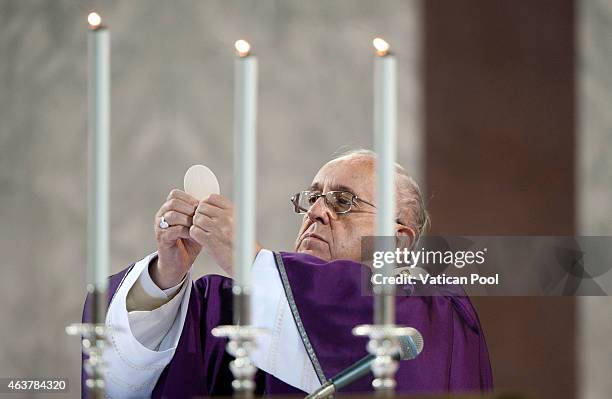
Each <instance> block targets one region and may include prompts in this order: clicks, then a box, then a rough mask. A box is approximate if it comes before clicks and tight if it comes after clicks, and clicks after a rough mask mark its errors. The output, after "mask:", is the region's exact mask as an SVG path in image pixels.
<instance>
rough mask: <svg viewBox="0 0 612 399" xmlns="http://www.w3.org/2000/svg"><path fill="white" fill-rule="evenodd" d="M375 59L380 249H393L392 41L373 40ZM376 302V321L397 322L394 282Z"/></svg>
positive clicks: (388, 272)
mask: <svg viewBox="0 0 612 399" xmlns="http://www.w3.org/2000/svg"><path fill="white" fill-rule="evenodd" d="M373 45H374V48H375V49H376V56H375V59H374V150H375V151H376V153H377V163H376V202H377V208H378V209H377V214H376V236H377V237H380V239H379V240H378V242H377V245H376V246H377V248H376V249H377V251H389V250H391V251H392V250H393V247H394V245H393V244H394V241H395V240H394V239H388V238H387V239H385V238H384V237H393V236H395V220H396V209H395V207H396V206H395V153H396V135H397V73H396V61H395V57H394V56H393V55H392V54H391V53H390V51H389V50H390V48H389V44H388V43H387V42H386V41H384V40H383V39H380V38H376V39H374V41H373ZM392 269H393V265H392V264H387V265H385V268H384V269H383V274H385V275H391V274H392ZM380 288H382V291H381V292H380V294H384V295H377V298H376V301H377V306H375V323H377V324H393V323H394V322H395V306H394V305H395V300H394V299H395V298H394V296H393V295H394V290H393V285H388V286H386V287H380Z"/></svg>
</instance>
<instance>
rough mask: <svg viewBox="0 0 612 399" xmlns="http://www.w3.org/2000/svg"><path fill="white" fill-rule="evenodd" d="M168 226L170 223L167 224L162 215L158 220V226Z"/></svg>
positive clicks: (161, 227)
mask: <svg viewBox="0 0 612 399" xmlns="http://www.w3.org/2000/svg"><path fill="white" fill-rule="evenodd" d="M168 227H170V225H169V224H168V222H166V218H164V217H163V216H162V217H161V219H160V220H159V228H160V229H167V228H168Z"/></svg>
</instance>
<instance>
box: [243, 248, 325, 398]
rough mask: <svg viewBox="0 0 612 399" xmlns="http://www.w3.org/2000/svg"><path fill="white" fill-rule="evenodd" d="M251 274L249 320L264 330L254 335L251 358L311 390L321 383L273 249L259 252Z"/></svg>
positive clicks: (274, 373)
mask: <svg viewBox="0 0 612 399" xmlns="http://www.w3.org/2000/svg"><path fill="white" fill-rule="evenodd" d="M251 276H252V277H251V279H252V283H253V287H252V288H251V291H252V297H251V298H252V299H251V301H252V302H251V321H252V324H253V325H254V326H256V327H260V328H264V329H266V331H267V333H266V334H262V335H260V336H258V337H257V339H256V347H255V350H254V351H253V352H252V354H251V356H250V357H251V360H252V361H253V363H254V364H255V366H257V367H258V368H259V369H261V370H263V371H265V372H267V373H269V374H272V375H273V376H275V377H276V378H278V379H280V380H281V381H283V382H285V383H287V384H289V385H292V386H294V387H296V388H298V389H301V390H302V391H304V392H307V393H312V392H313V391H314V390H315V389H316V388H318V387H320V386H321V383H320V382H319V379H318V378H317V374H316V373H315V370H314V367H313V365H312V362H311V361H310V358H309V357H308V354H307V353H306V348H305V347H304V343H303V342H302V339H301V338H300V335H299V332H298V329H297V327H296V324H295V321H294V319H293V315H292V314H291V310H290V308H289V302H288V301H287V296H286V295H285V290H284V288H283V284H282V282H281V279H280V275H279V273H278V270H277V268H276V262H275V260H274V253H273V252H271V251H269V250H266V249H262V250H261V251H260V252H259V254H258V255H257V258H256V259H255V263H254V264H253V269H252V272H251Z"/></svg>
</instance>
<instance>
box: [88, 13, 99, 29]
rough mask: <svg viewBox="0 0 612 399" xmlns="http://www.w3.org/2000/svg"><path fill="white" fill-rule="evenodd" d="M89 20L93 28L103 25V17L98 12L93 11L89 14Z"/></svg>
mask: <svg viewBox="0 0 612 399" xmlns="http://www.w3.org/2000/svg"><path fill="white" fill-rule="evenodd" d="M87 22H89V26H91V28H92V29H96V28H99V27H100V26H101V25H102V17H100V14H98V13H97V12H91V13H89V15H88V16H87Z"/></svg>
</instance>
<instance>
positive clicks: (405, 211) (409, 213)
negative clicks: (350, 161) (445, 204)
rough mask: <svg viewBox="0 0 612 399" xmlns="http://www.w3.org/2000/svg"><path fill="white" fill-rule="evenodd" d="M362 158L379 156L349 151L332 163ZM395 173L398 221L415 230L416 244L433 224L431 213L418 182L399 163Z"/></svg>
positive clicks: (396, 165) (360, 151)
mask: <svg viewBox="0 0 612 399" xmlns="http://www.w3.org/2000/svg"><path fill="white" fill-rule="evenodd" d="M360 157H365V158H371V159H374V160H376V157H377V155H376V153H375V152H374V151H371V150H366V149H357V150H348V151H344V152H342V153H340V154H338V155H336V156H334V158H332V161H333V160H336V159H339V158H360ZM395 172H396V180H395V181H396V187H397V213H398V219H399V221H400V222H401V223H402V224H405V225H406V226H408V227H410V228H412V229H413V230H414V233H415V237H414V243H416V242H417V241H418V240H419V238H420V237H421V235H422V234H424V233H425V231H426V230H427V229H428V228H429V225H430V224H431V221H430V218H429V213H428V212H427V209H426V208H425V200H424V198H423V194H422V192H421V188H420V187H419V185H418V184H417V182H416V181H415V180H414V179H413V178H412V177H411V176H410V175H409V174H408V172H407V171H406V169H404V168H403V167H402V166H401V165H400V164H398V163H396V164H395Z"/></svg>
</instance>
